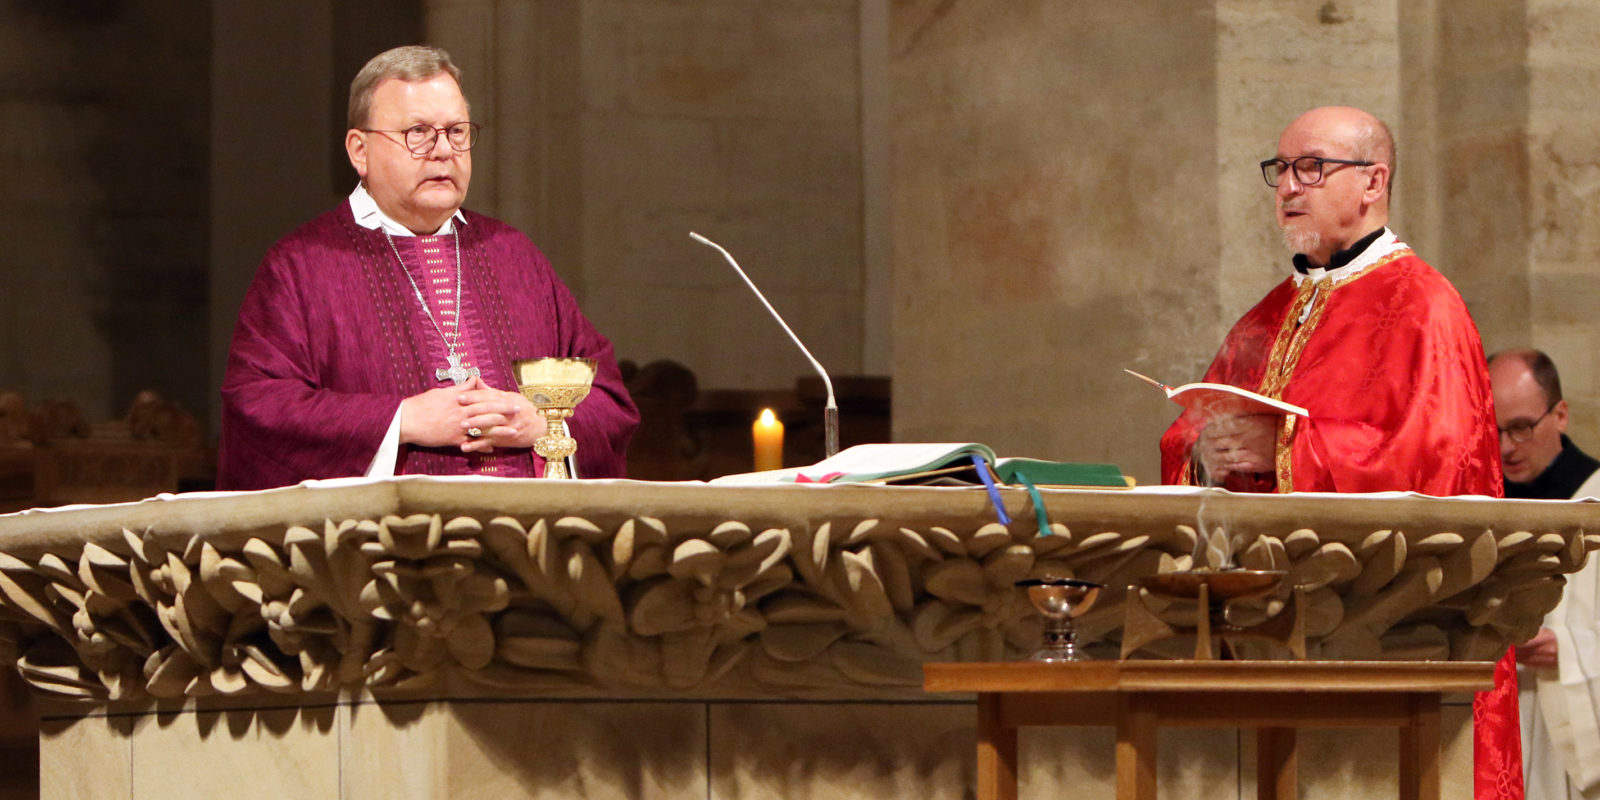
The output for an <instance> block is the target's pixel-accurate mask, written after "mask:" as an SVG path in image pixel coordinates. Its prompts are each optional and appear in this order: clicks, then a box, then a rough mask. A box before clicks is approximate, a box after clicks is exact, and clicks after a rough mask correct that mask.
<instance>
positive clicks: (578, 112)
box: [428, 0, 886, 388]
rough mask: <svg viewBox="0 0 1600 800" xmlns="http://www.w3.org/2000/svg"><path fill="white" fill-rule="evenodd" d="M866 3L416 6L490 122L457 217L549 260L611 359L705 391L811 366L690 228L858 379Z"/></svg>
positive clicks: (778, 383)
mask: <svg viewBox="0 0 1600 800" xmlns="http://www.w3.org/2000/svg"><path fill="white" fill-rule="evenodd" d="M860 5H861V4H860V3H858V2H857V0H807V2H776V3H748V2H728V0H697V1H696V2H683V3H660V2H641V1H640V0H589V1H588V2H583V3H581V4H579V3H571V2H559V1H552V0H524V1H523V2H493V3H490V2H484V0H436V2H432V3H430V4H429V8H430V13H429V15H428V25H429V36H430V37H431V38H432V39H433V40H435V41H437V42H438V43H440V44H441V45H443V46H444V47H446V48H447V49H450V50H451V51H452V53H458V54H461V61H462V67H463V69H465V70H466V71H467V74H468V76H469V77H468V80H469V81H471V82H472V83H471V85H470V86H469V95H470V96H472V97H473V98H475V99H476V102H477V105H475V107H474V113H475V115H476V114H477V112H478V109H479V108H483V109H484V112H483V115H482V118H483V119H485V120H486V122H487V124H488V125H489V129H488V132H487V134H486V135H485V137H484V139H485V147H484V148H483V152H482V153H481V154H478V160H477V161H476V162H475V164H474V166H475V167H476V170H475V174H474V180H473V187H472V198H471V200H469V205H472V206H473V207H475V208H478V209H480V210H484V211H488V212H489V213H493V214H498V215H499V216H502V217H503V218H505V219H506V220H507V221H509V222H511V223H512V224H514V225H517V226H518V227H520V228H522V229H523V230H525V231H528V232H529V233H530V234H531V235H532V236H533V237H534V239H535V241H536V242H537V243H538V244H540V245H541V247H543V248H544V249H546V251H547V252H548V254H549V255H550V257H551V260H552V262H553V263H554V265H555V267H556V269H557V270H558V271H559V272H560V273H561V274H562V276H563V277H564V279H565V280H566V281H567V283H568V284H569V285H570V286H571V287H572V288H573V291H574V293H575V294H576V295H577V296H578V297H579V300H580V302H581V303H582V305H583V308H584V311H585V313H586V314H588V316H589V317H590V318H591V319H592V320H593V321H594V323H595V324H596V325H597V326H598V327H599V328H600V330H602V331H603V332H605V333H606V335H607V336H609V337H610V338H611V339H612V342H613V343H614V344H615V345H616V350H617V353H618V356H619V357H621V358H629V359H633V360H635V361H637V362H640V363H645V362H648V361H652V360H655V359H658V358H671V359H674V360H677V361H680V362H682V363H684V364H685V365H687V366H689V367H690V368H691V369H693V370H694V371H695V373H696V374H697V376H698V377H699V379H700V384H701V386H702V387H706V388H783V387H788V386H791V385H793V382H794V379H795V377H796V376H797V375H801V374H805V373H806V372H807V371H808V366H807V364H806V362H805V361H804V360H803V358H802V357H801V356H800V355H799V354H798V353H797V352H796V351H795V349H794V347H793V345H791V344H789V343H788V341H787V339H786V337H785V336H784V335H783V332H782V330H781V329H780V328H779V327H778V326H777V325H775V324H774V323H773V322H772V321H771V320H770V319H769V318H768V317H767V316H766V313H765V312H764V311H763V310H762V309H761V306H760V304H759V303H758V301H757V300H756V299H755V298H753V297H751V296H750V292H749V290H748V289H747V288H745V286H744V285H743V283H742V282H741V281H740V280H739V278H738V276H737V275H736V274H734V273H733V272H732V271H731V270H730V269H729V268H728V266H727V265H726V264H725V263H724V262H723V261H722V258H721V256H720V255H718V254H717V253H716V252H715V251H714V250H711V249H709V248H706V247H704V246H703V245H699V244H696V243H694V242H693V241H691V240H690V239H689V232H690V231H698V232H699V233H701V234H703V235H705V236H707V237H709V238H711V239H712V240H714V241H717V242H718V243H720V244H722V245H723V246H725V247H727V248H728V250H729V251H731V252H732V253H733V254H734V256H735V257H736V258H738V259H739V261H740V263H741V264H742V265H743V266H744V267H745V269H746V271H747V272H748V273H749V274H750V277H751V278H752V279H753V280H754V281H755V282H756V283H757V285H759V286H760V287H761V288H762V290H763V291H764V292H765V293H766V294H767V295H768V299H769V300H771V302H772V304H773V306H774V307H776V308H777V309H778V311H779V313H781V314H784V315H785V316H786V317H787V318H788V319H789V321H790V324H791V325H792V326H793V327H794V328H795V331H796V333H798V334H799V335H800V337H801V338H802V339H803V340H804V341H805V342H806V343H807V345H808V346H809V347H810V348H811V350H812V351H813V353H814V354H815V355H816V357H817V358H818V359H819V360H820V361H821V362H822V363H823V364H824V366H825V367H827V368H828V369H829V370H830V371H831V372H834V373H836V374H853V373H861V372H862V371H863V370H864V369H866V368H867V365H866V364H865V361H864V355H863V350H864V342H863V330H864V327H865V325H864V319H865V318H866V317H867V316H870V315H871V314H876V313H881V312H877V311H874V312H870V313H869V312H868V311H867V310H866V308H865V307H864V299H863V298H864V294H865V292H866V288H865V286H866V280H865V278H864V273H865V267H864V259H865V257H864V254H863V253H864V247H865V244H864V232H863V227H864V226H863V213H864V212H863V164H862V151H863V144H862V136H861V128H862V121H861V111H860V106H861V80H860V75H861V70H860V67H859V61H860V53H861V33H860V30H861V28H860V22H859V17H860V15H861V9H860ZM530 45H531V46H530ZM491 141H492V144H491ZM885 368H886V365H878V366H877V369H878V370H880V371H881V370H883V369H885Z"/></svg>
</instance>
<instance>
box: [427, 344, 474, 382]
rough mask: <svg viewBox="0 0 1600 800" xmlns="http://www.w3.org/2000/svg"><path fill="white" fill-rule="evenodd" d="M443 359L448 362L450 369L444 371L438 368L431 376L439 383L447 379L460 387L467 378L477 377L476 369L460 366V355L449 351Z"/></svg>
mask: <svg viewBox="0 0 1600 800" xmlns="http://www.w3.org/2000/svg"><path fill="white" fill-rule="evenodd" d="M444 358H445V360H446V361H448V362H450V368H449V369H445V368H443V367H440V368H439V369H436V370H434V371H433V376H434V377H435V378H437V379H439V380H441V381H442V380H446V379H448V380H449V381H450V382H451V383H453V384H455V385H457V386H460V385H461V384H463V383H466V382H467V379H468V378H476V377H478V368H477V367H463V366H461V354H460V353H457V352H456V351H454V350H451V351H450V352H449V353H448V354H447V355H446V356H445V357H444Z"/></svg>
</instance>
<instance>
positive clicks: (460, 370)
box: [383, 230, 478, 385]
mask: <svg viewBox="0 0 1600 800" xmlns="http://www.w3.org/2000/svg"><path fill="white" fill-rule="evenodd" d="M383 238H384V239H386V240H388V242H389V249H390V250H391V251H393V252H394V260H395V261H397V262H399V264H400V272H401V274H403V275H405V276H406V280H407V281H408V282H410V284H411V291H413V292H416V294H417V302H418V303H421V304H422V313H424V314H427V315H428V321H429V322H431V323H433V329H434V330H435V331H438V332H439V338H440V339H443V340H444V347H445V350H446V354H445V363H446V364H447V365H448V366H446V367H440V368H438V369H436V370H434V371H433V375H434V378H435V379H437V380H441V381H443V380H448V381H450V382H451V383H454V384H457V385H460V384H463V383H466V382H467V379H468V378H476V377H478V368H477V367H464V366H462V365H461V354H460V353H458V352H456V345H457V344H459V343H460V341H461V233H460V232H459V231H457V232H455V233H453V234H452V235H451V237H450V238H452V239H454V240H455V243H456V294H455V298H456V318H455V322H454V324H452V325H451V326H450V332H449V333H446V332H445V329H444V326H442V325H440V324H439V320H438V319H437V318H435V317H434V316H433V309H432V308H430V307H428V300H427V298H426V297H424V296H423V295H422V287H421V286H418V285H417V279H416V278H413V277H411V270H409V269H406V262H405V259H403V258H401V257H400V248H399V247H397V246H396V245H395V243H394V236H392V235H390V233H389V232H388V231H387V230H385V231H384V232H383Z"/></svg>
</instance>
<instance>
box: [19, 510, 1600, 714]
mask: <svg viewBox="0 0 1600 800" xmlns="http://www.w3.org/2000/svg"><path fill="white" fill-rule="evenodd" d="M703 527H704V526H701V527H700V528H696V529H675V528H672V527H670V526H669V525H668V524H667V523H665V522H663V521H662V520H660V519H654V518H649V517H635V518H631V519H628V520H626V521H623V522H622V523H621V524H620V525H617V526H616V527H614V528H602V527H600V526H599V525H597V524H595V523H594V522H591V521H589V520H587V519H581V518H577V517H562V518H531V519H518V518H512V517H494V518H488V519H479V518H476V517H471V516H457V517H443V516H440V515H437V514H419V515H413V516H407V517H398V516H385V517H383V518H381V519H366V520H341V521H328V522H326V523H325V525H324V526H323V528H322V529H321V530H311V529H308V528H305V527H291V528H288V529H287V530H285V531H284V532H283V533H282V535H281V537H273V538H271V539H268V538H252V539H249V540H248V541H246V542H245V543H244V544H243V546H241V547H238V549H236V550H224V549H219V548H218V547H216V546H214V545H213V544H212V543H211V542H210V541H208V540H207V539H206V538H204V537H200V536H195V537H191V538H188V539H187V540H186V541H184V542H183V544H182V546H181V547H178V546H174V544H173V542H174V541H177V539H174V538H173V537H161V536H158V535H157V534H156V533H155V532H144V533H135V532H132V531H124V533H123V542H122V544H121V546H120V547H102V546H99V545H94V544H88V545H85V546H83V547H82V549H81V552H79V553H77V555H76V556H75V557H66V556H58V555H54V554H47V555H44V556H42V557H40V558H38V559H36V560H31V561H30V560H23V559H20V558H17V557H14V556H12V555H7V554H3V553H0V648H4V649H5V651H6V652H0V656H5V657H9V658H14V659H15V660H16V661H17V663H18V666H19V668H20V670H21V671H22V673H23V675H24V676H25V677H26V678H27V679H28V680H29V681H30V682H31V683H32V684H33V685H34V686H35V687H37V688H39V689H40V690H43V691H45V692H48V693H51V694H53V695H57V696H62V697H68V698H76V699H81V700H88V701H112V702H129V701H144V700H147V699H149V698H151V697H154V698H174V697H183V696H207V695H218V694H222V695H237V694H244V693H250V692H285V693H307V692H332V691H336V690H341V689H353V688H362V687H365V688H370V689H373V690H382V689H395V690H408V689H420V690H427V689H429V688H435V687H438V686H440V685H441V681H442V680H443V679H444V678H445V677H446V676H457V677H458V678H459V679H460V680H461V681H466V682H468V683H471V684H477V685H479V686H481V687H483V688H484V689H485V690H494V691H502V690H522V691H540V692H558V693H559V692H565V693H586V692H615V691H628V692H642V693H651V692H661V693H668V692H685V691H689V692H700V693H704V694H718V693H724V694H738V693H741V692H761V693H763V694H773V693H778V694H783V693H791V694H797V695H798V694H805V693H808V692H810V693H819V692H822V693H826V692H838V691H845V692H849V691H851V690H856V691H859V690H863V689H870V690H873V691H882V690H886V689H887V690H894V689H915V688H916V687H918V686H920V684H921V670H920V668H921V664H922V663H923V662H924V661H933V660H939V661H949V660H978V659H1003V658H1014V657H1017V656H1018V655H1020V654H1021V653H1024V652H1027V651H1029V650H1031V649H1033V648H1034V647H1036V646H1037V644H1038V642H1039V623H1038V621H1037V619H1036V618H1035V616H1034V614H1033V612H1032V611H1031V609H1030V607H1029V606H1028V605H1027V602H1026V599H1025V597H1024V596H1023V594H1022V593H1021V592H1020V591H1018V590H1016V589H1015V588H1013V584H1014V583H1015V582H1016V581H1017V580H1020V579H1023V578H1027V577H1041V576H1057V577H1077V578H1083V579H1088V580H1094V581H1099V582H1102V583H1105V584H1106V585H1107V586H1108V590H1107V591H1106V592H1105V593H1103V595H1102V598H1101V601H1100V604H1099V605H1098V606H1097V607H1096V608H1094V609H1093V610H1091V611H1090V612H1089V613H1088V614H1087V615H1086V616H1084V617H1083V618H1082V619H1080V620H1079V623H1078V629H1079V631H1080V639H1081V640H1083V641H1087V642H1088V643H1089V644H1090V645H1091V646H1092V647H1097V648H1099V649H1100V650H1101V651H1103V652H1104V653H1106V654H1109V655H1114V652H1115V651H1114V643H1115V642H1116V640H1117V639H1118V636H1119V632H1120V626H1121V621H1122V613H1123V611H1122V605H1123V603H1122V601H1123V598H1124V597H1125V592H1126V591H1127V587H1128V586H1129V584H1131V583H1133V582H1135V581H1136V580H1137V579H1138V578H1139V577H1140V576H1144V575H1149V574H1153V573H1157V572H1166V571H1172V570H1182V569H1189V568H1192V567H1195V566H1206V564H1203V563H1202V564H1197V563H1196V559H1197V558H1198V559H1200V560H1201V561H1207V560H1211V559H1214V558H1216V557H1217V555H1216V553H1215V552H1212V555H1210V556H1208V555H1206V554H1207V553H1208V548H1207V547H1205V546H1201V547H1199V548H1197V544H1201V545H1203V544H1205V542H1203V541H1202V537H1200V536H1199V535H1197V533H1196V531H1195V530H1194V529H1193V528H1190V527H1188V526H1184V525H1178V526H1174V527H1173V528H1172V529H1171V530H1170V531H1166V532H1165V533H1164V534H1162V535H1151V534H1141V535H1124V534H1123V533H1119V532H1116V531H1093V530H1091V531H1083V532H1080V531H1076V530H1069V529H1068V528H1067V527H1066V526H1064V525H1060V524H1055V525H1051V526H1050V528H1049V533H1048V534H1047V535H1041V534H1040V533H1039V532H1038V531H1037V530H1032V529H1028V526H1026V525H1022V524H1014V525H1012V526H1010V527H1007V526H1004V525H1000V524H998V523H991V524H976V526H975V527H973V528H972V529H970V530H954V529H950V528H944V527H937V526H932V527H925V528H922V529H918V530H913V529H911V528H908V527H900V526H897V525H893V524H887V523H883V522H880V521H878V520H861V521H852V522H839V521H833V522H825V523H822V524H818V525H816V526H815V527H809V526H808V527H805V528H800V529H791V528H767V529H759V528H752V527H750V526H747V525H746V524H744V523H742V522H738V521H727V522H722V523H721V524H717V525H715V526H714V527H711V528H710V529H709V530H706V529H703ZM1205 538H1207V539H1214V540H1219V541H1227V538H1226V535H1225V534H1223V533H1221V532H1212V533H1211V534H1208V536H1207V537H1205ZM1596 545H1600V540H1596V539H1593V538H1591V539H1587V540H1586V539H1585V538H1584V537H1583V536H1578V537H1576V538H1572V539H1569V538H1566V537H1563V536H1561V535H1559V534H1544V535H1537V534H1533V533H1527V532H1514V533H1508V534H1502V535H1497V534H1495V533H1493V532H1489V531H1485V532H1482V533H1479V534H1476V535H1464V534H1457V533H1448V532H1447V533H1431V534H1427V535H1414V534H1410V533H1406V532H1402V531H1399V530H1381V531H1375V532H1373V533H1371V534H1370V535H1368V536H1366V537H1365V539H1364V540H1361V541H1359V542H1350V541H1335V540H1325V539H1324V538H1323V537H1321V536H1319V535H1318V534H1317V533H1316V532H1315V531H1313V530H1309V529H1301V530H1295V531H1292V532H1288V533H1286V534H1285V535H1283V536H1281V537H1276V536H1265V535H1263V536H1257V537H1255V538H1253V539H1251V540H1250V541H1243V540H1236V541H1231V542H1228V544H1227V546H1225V547H1223V548H1222V549H1224V550H1226V549H1230V548H1231V549H1232V550H1233V553H1230V554H1228V555H1227V557H1228V558H1230V559H1232V560H1236V561H1237V563H1238V565H1239V566H1244V567H1251V568H1271V569H1282V570H1286V571H1288V573H1289V582H1290V583H1291V584H1292V585H1294V586H1297V587H1300V588H1301V589H1303V590H1304V594H1303V597H1304V598H1305V600H1304V601H1303V605H1304V608H1303V609H1302V612H1301V613H1303V614H1304V615H1305V626H1306V630H1305V632H1306V635H1307V642H1308V649H1309V651H1310V654H1311V656H1312V657H1314V658H1316V657H1323V658H1489V657H1493V655H1494V654H1495V653H1497V652H1498V650H1499V649H1500V648H1502V647H1504V646H1505V644H1507V643H1508V642H1513V641H1520V640H1522V639H1524V638H1526V637H1528V636H1529V635H1531V634H1532V633H1533V632H1535V631H1536V630H1537V627H1538V624H1539V620H1540V618H1541V617H1542V615H1543V614H1544V613H1545V611H1547V610H1548V609H1549V608H1551V607H1553V606H1554V605H1555V602H1556V600H1557V599H1558V597H1559V594H1560V590H1561V583H1560V582H1559V581H1550V580H1540V579H1542V578H1545V577H1548V576H1550V575H1553V574H1557V573H1563V572H1571V571H1574V570H1576V569H1577V567H1578V565H1579V564H1580V563H1581V562H1582V560H1583V557H1584V555H1585V549H1586V548H1592V547H1594V546H1596ZM1211 550H1212V551H1214V550H1215V548H1211ZM1196 553H1198V554H1199V555H1195V554H1196ZM1282 605H1283V602H1282V600H1281V599H1275V598H1268V599H1265V600H1260V601H1252V603H1251V604H1242V603H1241V604H1240V605H1238V606H1237V607H1233V608H1229V609H1227V613H1228V614H1229V617H1230V619H1231V620H1233V621H1236V622H1240V623H1241V624H1254V623H1258V622H1260V620H1262V619H1264V618H1267V617H1270V616H1272V615H1273V614H1276V613H1278V612H1279V611H1280V610H1281V608H1282ZM1154 607H1156V608H1157V609H1158V612H1159V610H1160V609H1161V608H1162V605H1161V603H1159V602H1155V604H1154ZM1169 611H1170V613H1172V614H1173V615H1177V616H1179V617H1181V614H1182V613H1183V610H1182V609H1177V608H1174V609H1169ZM1189 613H1192V612H1189ZM1179 649H1180V650H1181V647H1180V648H1179ZM1191 649H1192V645H1191ZM1152 655H1161V653H1152ZM1267 655H1273V654H1270V653H1268V654H1267ZM452 685H453V686H455V685H459V682H457V683H454V684H452Z"/></svg>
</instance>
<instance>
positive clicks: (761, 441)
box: [750, 408, 783, 472]
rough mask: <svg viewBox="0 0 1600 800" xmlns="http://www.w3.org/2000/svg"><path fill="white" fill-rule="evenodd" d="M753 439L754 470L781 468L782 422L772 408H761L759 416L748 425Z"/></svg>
mask: <svg viewBox="0 0 1600 800" xmlns="http://www.w3.org/2000/svg"><path fill="white" fill-rule="evenodd" d="M750 434H751V437H752V438H753V439H754V441H755V450H756V472H761V471H763V470H769V469H782V468H783V423H782V422H779V421H778V417H777V416H776V415H775V414H773V413H772V409H770V408H763V409H761V417H760V418H759V419H757V420H756V423H755V424H754V425H751V426H750Z"/></svg>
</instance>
